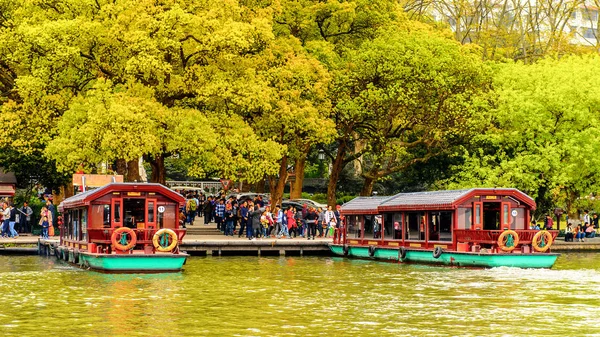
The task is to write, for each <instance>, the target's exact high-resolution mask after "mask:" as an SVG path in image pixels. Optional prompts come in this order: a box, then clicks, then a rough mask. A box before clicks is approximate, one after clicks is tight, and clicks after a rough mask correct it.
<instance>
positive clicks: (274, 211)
mask: <svg viewBox="0 0 600 337" xmlns="http://www.w3.org/2000/svg"><path fill="white" fill-rule="evenodd" d="M339 209H340V206H337V207H336V209H335V210H333V209H332V207H331V206H329V207H328V208H327V209H322V208H316V207H312V206H310V205H307V204H304V205H303V207H302V208H301V209H296V208H295V207H293V206H292V207H289V208H287V209H283V208H282V207H281V205H275V206H271V205H270V204H268V203H267V202H265V200H263V198H262V196H260V195H258V196H257V197H256V198H254V199H242V200H237V199H236V197H235V196H229V197H225V196H224V195H223V194H220V195H218V196H215V197H213V196H208V197H205V196H204V195H203V194H202V193H189V194H187V196H186V203H185V207H183V208H182V209H181V210H180V223H181V224H182V225H183V226H184V227H185V226H187V225H192V224H193V223H194V220H195V219H196V217H202V218H204V219H203V220H204V224H205V225H207V224H209V223H211V222H215V223H216V224H217V229H218V230H220V231H221V232H222V233H223V235H225V236H232V237H233V236H235V235H237V236H238V237H242V236H245V237H246V238H248V239H249V240H256V239H265V238H289V239H292V238H297V237H302V238H306V239H308V240H310V239H312V240H314V239H315V237H333V235H334V233H335V230H336V229H339V228H340V225H341V223H342V221H343V218H342V216H341V215H340V211H339Z"/></svg>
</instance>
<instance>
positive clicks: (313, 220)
mask: <svg viewBox="0 0 600 337" xmlns="http://www.w3.org/2000/svg"><path fill="white" fill-rule="evenodd" d="M305 219H306V225H307V226H308V228H307V232H306V239H307V240H310V237H311V235H312V239H313V240H314V239H315V235H316V234H317V220H318V219H319V215H318V214H317V212H315V209H314V207H310V208H309V209H308V211H307V213H306V217H305Z"/></svg>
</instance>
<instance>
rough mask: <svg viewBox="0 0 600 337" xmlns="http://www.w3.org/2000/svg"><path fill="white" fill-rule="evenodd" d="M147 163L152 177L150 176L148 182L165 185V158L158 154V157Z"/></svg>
mask: <svg viewBox="0 0 600 337" xmlns="http://www.w3.org/2000/svg"><path fill="white" fill-rule="evenodd" d="M149 159H150V160H148V162H149V163H150V166H151V167H152V175H151V176H150V182H153V183H159V184H163V185H164V184H166V183H167V170H166V169H165V156H164V155H163V154H160V155H158V156H155V157H152V158H149Z"/></svg>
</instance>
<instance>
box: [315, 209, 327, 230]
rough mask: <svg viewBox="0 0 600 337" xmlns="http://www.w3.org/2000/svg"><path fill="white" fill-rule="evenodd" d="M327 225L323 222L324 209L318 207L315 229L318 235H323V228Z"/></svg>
mask: <svg viewBox="0 0 600 337" xmlns="http://www.w3.org/2000/svg"><path fill="white" fill-rule="evenodd" d="M326 227H327V224H326V223H325V211H324V210H323V209H322V208H321V207H319V209H318V210H317V230H318V231H319V237H323V229H325V228H326Z"/></svg>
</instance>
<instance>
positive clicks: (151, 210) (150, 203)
mask: <svg viewBox="0 0 600 337" xmlns="http://www.w3.org/2000/svg"><path fill="white" fill-rule="evenodd" d="M147 222H154V201H148V221H147Z"/></svg>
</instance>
